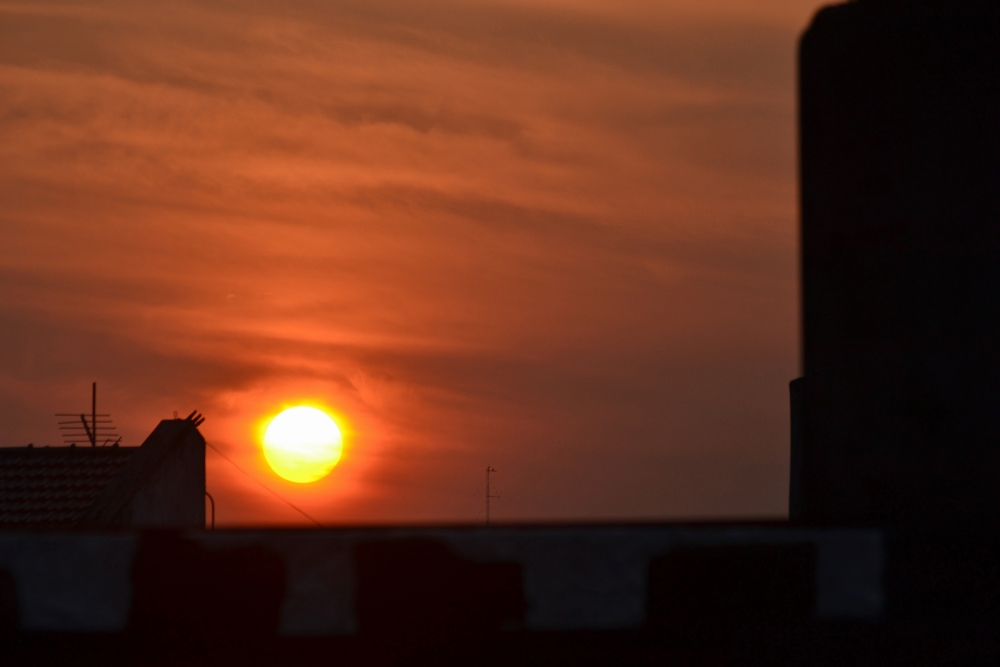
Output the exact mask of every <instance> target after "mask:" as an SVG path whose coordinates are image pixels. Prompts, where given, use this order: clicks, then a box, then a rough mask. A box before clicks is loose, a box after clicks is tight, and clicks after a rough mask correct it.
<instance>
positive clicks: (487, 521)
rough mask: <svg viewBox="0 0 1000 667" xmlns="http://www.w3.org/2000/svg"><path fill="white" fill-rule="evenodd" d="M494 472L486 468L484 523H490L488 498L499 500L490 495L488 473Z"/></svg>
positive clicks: (488, 467)
mask: <svg viewBox="0 0 1000 667" xmlns="http://www.w3.org/2000/svg"><path fill="white" fill-rule="evenodd" d="M491 472H496V469H495V468H491V467H490V466H486V523H489V522H490V498H499V497H500V496H498V495H497V496H495V495H493V494H492V493H490V473H491Z"/></svg>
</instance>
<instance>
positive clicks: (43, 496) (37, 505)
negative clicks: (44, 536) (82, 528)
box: [0, 447, 139, 530]
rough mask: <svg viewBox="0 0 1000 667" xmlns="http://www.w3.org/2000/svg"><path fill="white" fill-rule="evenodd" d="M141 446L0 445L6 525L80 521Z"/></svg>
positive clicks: (0, 501) (1, 510)
mask: <svg viewBox="0 0 1000 667" xmlns="http://www.w3.org/2000/svg"><path fill="white" fill-rule="evenodd" d="M138 451H139V448H138V447H98V448H92V447H44V448H43V447H39V448H32V447H17V448H2V449H0V529H3V530H17V529H22V528H44V529H54V528H68V527H72V526H75V525H78V524H79V523H80V522H81V521H82V519H83V517H84V515H85V514H86V513H87V510H88V509H89V508H90V507H91V506H92V505H93V504H94V502H95V501H96V500H97V498H98V496H100V495H101V492H102V491H103V490H104V489H105V488H107V486H108V484H109V483H110V482H111V480H112V479H113V478H114V477H115V476H116V475H117V474H118V473H119V472H120V471H121V469H122V466H124V465H125V463H126V462H127V461H128V460H129V458H131V457H132V455H133V454H135V453H136V452H138Z"/></svg>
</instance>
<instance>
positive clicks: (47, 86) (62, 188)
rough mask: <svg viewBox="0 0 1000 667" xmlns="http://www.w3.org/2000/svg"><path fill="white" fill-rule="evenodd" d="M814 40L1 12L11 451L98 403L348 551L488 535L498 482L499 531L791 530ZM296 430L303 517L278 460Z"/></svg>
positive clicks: (660, 13)
mask: <svg viewBox="0 0 1000 667" xmlns="http://www.w3.org/2000/svg"><path fill="white" fill-rule="evenodd" d="M817 6H818V3H816V2H800V1H793V0H771V1H767V0H725V1H723V0H711V1H708V0H698V1H694V0H684V1H676V2H670V1H664V2H628V1H625V2H623V1H620V0H616V1H609V2H595V1H587V2H580V1H574V2H570V1H568V0H537V1H528V0H521V1H507V2H503V1H498V2H483V1H474V0H456V1H455V2H435V1H428V0H419V1H413V2H382V1H379V0H374V1H369V0H364V1H362V0H349V1H347V2H319V1H308V2H276V1H270V0H265V1H259V2H239V3H236V2H232V3H226V2H212V3H204V4H196V3H178V2H171V1H166V2H158V3H135V2H104V3H87V2H83V3H73V4H68V3H67V4H57V3H44V2H35V3H25V4H0V280H2V285H3V289H2V290H0V327H2V329H0V330H2V331H3V337H2V341H3V345H2V346H0V444H2V445H7V446H13V445H24V444H26V443H27V442H34V443H35V444H36V445H42V444H57V443H58V437H57V431H56V429H55V419H54V417H53V416H52V415H53V413H55V412H64V411H72V410H82V409H84V407H85V406H87V405H89V388H90V382H91V381H92V380H97V381H98V383H99V391H100V403H101V407H102V408H105V409H107V410H109V411H111V412H112V414H113V416H114V419H115V421H116V423H117V424H118V425H119V428H120V431H121V432H122V433H123V435H124V443H125V444H132V445H136V444H139V443H140V442H141V441H142V439H143V438H144V437H145V435H146V434H147V433H148V432H149V431H150V430H152V428H153V426H154V425H155V423H156V421H157V420H158V419H161V418H164V417H169V416H171V415H172V413H173V411H174V410H177V411H179V412H180V413H182V415H186V414H187V413H188V412H190V411H191V410H193V409H196V408H197V409H198V410H200V411H202V412H203V413H204V414H205V416H206V418H207V421H206V422H205V424H204V426H203V427H202V432H203V433H204V434H205V436H206V438H207V439H208V441H209V442H210V443H211V444H212V445H213V446H215V447H216V448H218V449H219V450H220V451H223V452H225V453H226V455H227V456H229V457H230V458H232V459H233V461H235V462H237V463H238V464H239V465H240V466H241V467H243V468H244V469H245V470H246V471H248V472H249V473H251V474H252V475H254V477H255V478H256V479H257V480H259V481H260V482H262V483H263V484H265V485H266V486H269V487H270V488H271V489H273V490H274V491H276V492H277V493H279V494H280V495H283V496H284V497H286V498H287V499H289V500H291V501H292V502H294V503H296V504H298V505H300V506H301V507H303V508H304V509H305V510H306V511H307V512H308V513H309V514H311V515H312V516H315V517H316V518H317V519H318V520H319V521H321V522H322V523H324V524H335V523H344V522H348V523H359V522H364V523H369V522H373V523H382V522H389V521H477V520H482V516H483V498H482V488H481V486H480V484H481V482H482V477H483V470H484V468H485V466H486V465H487V464H491V465H492V466H493V467H494V468H496V469H497V470H498V472H497V473H496V475H495V476H494V481H495V484H496V487H497V490H498V491H499V493H500V495H501V498H500V500H498V501H496V502H495V504H494V507H493V516H494V517H495V518H497V519H498V520H550V519H628V518H636V519H637V518H671V519H674V518H703V517H748V516H767V517H774V516H781V515H784V514H785V512H786V510H787V500H786V498H787V478H788V473H787V467H788V454H787V452H788V425H787V422H788V407H787V382H788V381H789V380H790V379H792V378H794V377H795V376H796V375H797V369H798V333H797V327H798V308H797V302H796V299H797V279H796V192H797V190H796V180H795V121H794V119H795V90H794V76H795V66H794V57H795V42H796V39H797V37H798V35H799V34H800V32H801V31H802V30H803V28H804V27H805V25H806V24H807V22H808V20H809V18H810V17H811V15H812V13H813V12H814V11H815V9H816V8H817ZM300 399H302V400H308V401H312V402H317V401H318V402H320V403H323V404H325V405H327V406H329V407H330V409H331V410H332V411H333V412H334V413H335V414H337V415H339V416H340V418H341V419H342V426H344V430H345V432H346V435H347V438H346V441H345V450H344V459H343V461H342V463H341V464H340V465H339V466H338V467H337V468H336V469H335V470H334V472H333V473H332V474H331V475H330V476H329V477H328V478H326V479H325V480H323V481H321V482H318V483H315V484H312V485H306V486H299V485H295V484H293V483H290V482H285V481H282V480H281V479H280V478H278V477H277V476H275V475H274V474H273V473H271V472H270V471H269V470H268V469H267V467H266V464H265V463H264V460H263V457H262V455H261V453H260V449H259V444H258V443H257V442H256V441H255V439H254V434H255V432H256V431H255V429H256V428H257V425H258V422H259V420H260V419H261V418H263V417H264V416H265V415H268V414H273V413H274V412H275V411H276V410H277V409H279V408H280V407H281V406H282V405H284V404H292V403H294V402H295V401H297V400H300ZM207 466H208V477H209V480H208V485H209V490H210V491H212V492H213V493H214V495H215V497H216V500H217V503H218V521H219V523H220V524H230V525H232V524H251V523H261V524H275V523H301V522H303V518H302V517H301V516H300V515H297V514H296V513H295V512H294V510H292V509H291V508H289V507H288V506H286V505H284V504H282V503H281V502H280V501H278V500H276V499H275V498H274V497H273V496H270V495H268V493H267V492H266V491H264V490H262V489H261V488H260V487H259V486H257V485H256V484H255V483H254V482H252V481H250V480H248V479H247V478H245V477H244V476H243V475H241V474H240V473H239V472H237V471H236V470H235V469H234V468H233V467H232V466H231V465H230V464H229V463H227V462H225V461H224V460H222V459H221V458H220V457H219V456H218V455H217V454H216V453H215V452H213V451H209V454H208V458H207Z"/></svg>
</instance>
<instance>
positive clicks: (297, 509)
mask: <svg viewBox="0 0 1000 667" xmlns="http://www.w3.org/2000/svg"><path fill="white" fill-rule="evenodd" d="M205 444H206V445H208V446H209V447H211V448H212V449H214V450H215V453H216V454H218V455H219V456H221V457H222V458H224V459H226V460H227V461H229V465H231V466H233V467H234V468H236V469H237V470H239V471H240V472H241V473H243V474H244V475H246V476H247V477H249V478H250V479H251V480H253V481H254V482H257V484H258V485H260V486H261V487H262V488H263V489H264V490H265V491H267V492H268V493H270V494H271V495H272V496H274V497H275V498H277V499H278V500H280V501H281V502H283V503H285V504H286V505H288V506H289V507H291V508H292V509H293V510H295V511H296V512H298V513H299V514H301V515H302V516H304V517H305V518H307V519H309V520H310V521H312V522H313V523H314V524H316V525H317V526H319V527H320V528H326V526H324V525H323V524H321V523H320V522H319V521H317V520H316V519H314V518H312V517H311V516H309V515H308V514H306V513H305V512H304V511H302V510H301V509H299V508H298V507H296V506H295V505H293V504H291V503H290V502H288V501H287V500H285V499H284V498H282V497H281V496H279V495H278V494H277V493H275V492H274V491H272V490H271V489H270V488H269V487H267V486H265V485H264V483H263V482H261V481H260V480H258V479H257V478H256V477H254V476H253V475H251V474H250V473H248V472H247V471H246V470H244V469H243V468H241V467H239V466H238V465H236V464H235V463H233V460H232V459H231V458H229V457H228V456H226V455H225V454H223V453H222V452H220V451H219V450H218V449H216V448H215V446H214V445H212V444H211V443H209V442H208V441H206V442H205Z"/></svg>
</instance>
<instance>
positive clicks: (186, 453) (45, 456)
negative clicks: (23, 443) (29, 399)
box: [0, 415, 205, 530]
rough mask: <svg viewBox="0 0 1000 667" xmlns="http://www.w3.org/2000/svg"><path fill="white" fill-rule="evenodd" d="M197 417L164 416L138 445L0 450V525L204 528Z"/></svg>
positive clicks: (202, 448)
mask: <svg viewBox="0 0 1000 667" xmlns="http://www.w3.org/2000/svg"><path fill="white" fill-rule="evenodd" d="M197 423H198V422H197V420H196V419H195V418H194V416H193V415H192V417H191V418H189V419H173V420H164V421H162V422H160V424H159V425H158V426H157V427H156V429H154V430H153V432H152V433H151V434H150V435H149V437H148V438H146V441H145V442H144V443H143V444H142V446H140V447H30V446H29V447H17V448H0V530H24V529H32V530H50V529H60V528H93V527H112V526H117V527H141V526H145V527H152V526H162V527H178V528H179V527H187V528H194V527H198V528H201V527H203V526H204V525H205V505H204V496H205V441H204V439H203V438H202V437H201V434H200V433H198V428H197Z"/></svg>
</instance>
